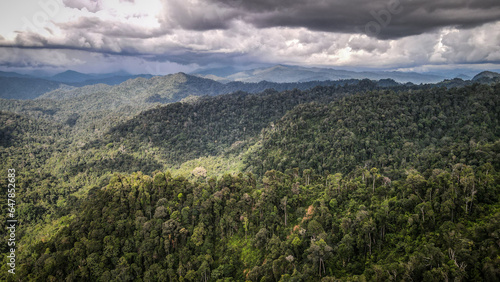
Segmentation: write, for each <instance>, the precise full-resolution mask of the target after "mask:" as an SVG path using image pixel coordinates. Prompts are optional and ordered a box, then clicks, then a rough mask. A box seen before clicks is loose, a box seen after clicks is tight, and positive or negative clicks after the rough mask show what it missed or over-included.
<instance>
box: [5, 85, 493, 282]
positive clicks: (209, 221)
mask: <svg viewBox="0 0 500 282" xmlns="http://www.w3.org/2000/svg"><path fill="white" fill-rule="evenodd" d="M75 98H79V99H84V98H83V97H75ZM71 99H73V98H71ZM69 100H70V99H69ZM46 101H47V100H41V101H31V102H32V103H34V104H33V105H35V104H37V103H41V102H43V103H46ZM64 101H65V100H61V101H57V103H60V104H58V105H63V104H64V103H65V102H64ZM33 105H32V106H33ZM499 105H500V85H499V84H493V85H480V84H473V85H471V86H465V87H463V88H453V89H446V88H445V87H430V86H414V85H413V86H402V85H399V86H395V87H390V88H381V87H379V85H377V83H375V82H372V81H368V80H364V81H361V82H360V83H357V84H355V85H346V86H328V87H323V86H321V87H315V88H313V89H310V90H307V91H300V90H291V91H284V92H277V91H266V92H264V93H261V94H257V95H253V94H248V93H241V92H238V93H233V94H228V95H220V96H216V97H209V96H204V97H198V98H193V99H189V100H184V101H183V102H181V103H172V104H168V105H161V106H157V107H155V108H153V109H150V110H147V111H144V112H141V113H139V114H137V115H134V116H133V117H131V118H130V119H127V120H116V121H115V122H110V121H108V120H100V121H98V122H101V123H106V122H108V123H110V125H109V127H106V128H105V129H103V130H104V131H103V132H101V133H100V134H96V133H95V131H97V130H99V128H96V127H95V124H97V123H94V124H90V125H88V126H89V127H90V128H89V129H88V130H89V132H93V133H92V134H91V136H92V137H91V138H89V139H88V140H82V139H81V138H80V137H79V136H75V135H74V134H73V132H74V131H73V130H74V126H75V125H71V124H70V123H68V122H67V121H66V122H58V121H57V120H52V121H43V120H38V119H36V118H34V117H29V118H27V117H21V116H16V115H15V114H12V113H1V114H0V119H1V121H3V122H2V123H1V124H0V132H1V133H2V138H1V139H0V140H1V142H0V146H1V147H0V148H1V153H2V157H5V160H6V161H5V162H4V163H2V169H1V171H2V172H5V171H7V170H6V168H7V167H9V168H10V166H16V168H17V169H18V170H19V173H18V176H17V178H16V181H17V182H16V183H17V186H16V187H18V188H17V189H18V190H17V194H16V197H17V198H16V199H17V201H18V202H19V204H18V206H17V207H16V210H18V212H19V218H20V223H21V224H23V225H22V226H23V228H22V229H19V231H18V233H16V236H18V237H17V240H18V241H17V242H18V244H19V245H20V246H22V247H20V248H19V253H17V254H16V255H17V256H16V259H17V261H16V265H17V266H18V268H16V273H17V274H16V276H15V277H14V276H6V275H7V268H8V266H7V263H6V262H7V261H6V257H7V256H6V255H4V256H3V261H2V266H1V271H0V280H6V281H17V280H21V281H61V280H68V281H103V280H109V281H339V280H340V281H390V280H394V281H446V280H448V281H450V280H454V281H498V280H500V235H499V232H498V230H500V198H499V197H500V112H499V111H498V108H499ZM68 113H69V111H68ZM46 115H50V113H47V114H46ZM108 117H109V116H105V118H104V119H107V118H108ZM94 118H97V116H94ZM14 119H15V120H14ZM56 124H57V126H56ZM77 124H78V122H77ZM80 126H85V123H82V124H81V125H80ZM52 135H53V136H54V137H52V138H51V136H52ZM12 141H14V142H12ZM206 156H211V157H212V158H213V159H217V161H220V162H223V163H227V164H229V163H231V164H233V163H237V164H238V165H235V167H231V168H228V169H227V171H231V172H232V174H229V173H225V172H226V171H225V170H224V169H220V170H219V171H217V172H216V173H212V174H210V173H207V167H206V165H207V164H208V161H207V159H206V158H204V157H206ZM42 157H43V158H42ZM213 159H212V160H213ZM23 160H28V161H25V162H23ZM36 160H40V161H36ZM186 163H189V166H191V165H192V167H194V169H191V170H189V173H188V174H185V173H184V174H183V173H182V172H181V171H180V169H179V170H176V169H177V168H176V166H183V165H186ZM21 164H22V166H21ZM224 167H228V165H226V166H224ZM167 168H170V169H174V170H173V171H168V170H167ZM6 179H7V178H6V177H2V178H0V184H1V185H5V184H6ZM4 199H5V198H4ZM0 200H1V199H0ZM1 201H5V200H1ZM2 203H3V202H2ZM0 219H5V214H2V215H0ZM2 251H3V252H4V253H6V252H7V246H6V245H3V246H2ZM17 263H18V264H17Z"/></svg>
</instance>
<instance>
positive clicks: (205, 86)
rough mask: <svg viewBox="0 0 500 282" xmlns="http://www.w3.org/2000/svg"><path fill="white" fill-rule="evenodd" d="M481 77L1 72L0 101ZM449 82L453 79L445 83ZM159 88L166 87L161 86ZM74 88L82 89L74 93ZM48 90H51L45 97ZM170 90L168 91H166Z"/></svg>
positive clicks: (266, 71)
mask: <svg viewBox="0 0 500 282" xmlns="http://www.w3.org/2000/svg"><path fill="white" fill-rule="evenodd" d="M486 73H487V75H486V74H482V75H481V76H480V78H481V79H479V78H476V77H474V78H473V79H472V80H471V78H470V77H469V76H467V75H458V77H456V78H454V77H447V76H445V75H442V74H429V73H416V72H398V71H390V72H389V71H364V72H355V71H347V70H336V69H327V68H306V67H299V66H286V65H276V66H273V67H263V68H257V69H251V70H244V71H240V70H238V69H236V68H234V67H227V68H214V69H200V70H198V71H195V72H193V73H191V75H188V74H184V73H179V74H174V75H167V76H158V77H164V78H158V77H154V76H153V75H151V74H138V75H131V74H129V73H126V72H123V71H120V72H114V73H103V74H84V73H80V72H76V71H71V70H68V71H65V72H61V73H58V74H56V75H52V76H31V75H25V74H19V73H15V72H0V98H4V99H20V100H24V99H35V98H37V97H39V96H42V95H43V94H46V93H47V95H44V96H43V97H44V98H58V99H59V98H62V97H63V96H64V97H66V98H67V97H73V96H75V95H76V96H77V95H80V94H89V92H93V91H97V89H99V91H102V90H103V89H104V88H106V87H104V86H102V87H98V88H96V87H87V88H85V86H87V85H97V84H103V85H108V86H115V85H121V84H123V83H124V82H127V83H126V84H123V86H121V88H125V89H130V88H131V87H133V86H131V85H136V86H138V87H139V88H141V87H142V88H144V87H146V88H147V87H152V90H151V91H150V94H151V95H150V97H149V99H150V100H149V101H150V102H162V103H165V102H174V101H179V100H181V99H182V98H185V97H187V96H189V95H194V96H199V95H219V94H224V93H231V92H234V91H240V90H241V91H246V92H249V93H257V92H261V91H263V90H265V89H271V88H272V89H275V90H278V91H282V90H287V89H293V88H298V89H302V90H304V89H308V88H310V87H314V86H316V85H334V84H337V85H340V84H341V83H355V82H354V80H360V79H370V80H375V81H378V80H387V81H391V80H392V81H394V82H397V83H408V82H409V83H414V84H421V83H424V84H426V83H431V84H433V83H438V85H445V86H447V87H450V86H463V85H467V84H470V83H471V82H472V81H475V82H486V83H487V82H488V81H490V80H495V79H498V76H497V75H498V74H497V73H495V72H486ZM181 77H182V78H181ZM169 79H170V80H171V79H173V80H176V79H177V83H181V84H184V86H182V87H181V86H180V84H179V85H177V86H175V87H178V86H179V87H180V88H179V89H176V90H174V89H171V88H168V87H167V88H166V89H163V88H162V86H159V85H160V84H162V83H166V84H169V83H171V82H172V81H170V82H168V81H163V80H169ZM179 79H180V80H179ZM450 79H453V80H451V82H450ZM129 80H130V81H129ZM469 80H470V81H469ZM162 81H163V82H162ZM387 81H386V83H387ZM147 85H149V86H147ZM163 86H166V85H165V84H163ZM172 86H173V85H172ZM79 87H83V88H82V89H78V88H79ZM103 87H104V88H103ZM121 88H120V87H117V88H109V89H115V90H120V91H122V90H123V89H121ZM106 89H108V88H106ZM143 90H144V89H143ZM143 90H141V91H143ZM51 91H55V92H54V93H50V94H48V93H49V92H51ZM171 91H173V92H172V93H171ZM174 92H175V93H174ZM78 93H79V94H78ZM143 94H144V93H143ZM144 95H145V94H144ZM143 98H144V97H143ZM145 98H148V97H145Z"/></svg>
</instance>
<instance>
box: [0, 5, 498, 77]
mask: <svg viewBox="0 0 500 282" xmlns="http://www.w3.org/2000/svg"><path fill="white" fill-rule="evenodd" d="M0 21H1V24H0V70H3V71H17V72H24V73H26V72H31V71H46V72H52V73H55V72H59V71H63V70H66V69H72V70H76V71H81V72H86V73H92V72H93V73H103V72H114V71H119V70H124V71H127V72H129V73H151V74H168V73H174V72H179V71H183V72H190V71H193V70H196V69H199V68H212V67H213V68H215V67H223V66H236V67H241V68H251V67H255V66H259V65H265V64H268V65H272V64H289V65H300V66H311V67H312V66H315V67H328V68H337V69H354V70H356V69H360V70H361V69H363V70H366V69H384V70H400V71H417V72H433V71H447V70H454V69H470V70H487V69H500V1H498V0H347V1H346V0H342V1H340V0H314V1H313V0H296V1H291V0H268V1H264V0H252V1H244V0H206V1H202V0H17V1H1V2H0Z"/></svg>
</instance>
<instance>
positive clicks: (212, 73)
mask: <svg viewBox="0 0 500 282" xmlns="http://www.w3.org/2000/svg"><path fill="white" fill-rule="evenodd" d="M192 74H194V75H198V76H202V77H206V78H210V79H215V80H219V81H221V82H224V81H243V82H260V81H270V82H277V83H287V82H305V81H326V80H332V81H333V80H340V79H365V78H367V79H371V80H380V79H394V80H395V81H397V82H399V83H407V82H412V83H415V84H420V83H436V82H439V81H442V80H444V79H447V78H449V77H447V76H444V75H438V74H422V73H417V72H400V71H363V72H356V71H348V70H338V69H330V68H308V67H300V66H288V65H276V66H272V67H263V68H256V69H251V70H244V71H237V70H235V69H234V68H214V69H205V70H198V71H195V72H193V73H192ZM459 76H460V78H462V79H470V77H468V76H467V75H463V74H462V75H459Z"/></svg>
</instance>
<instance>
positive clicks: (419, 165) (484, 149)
mask: <svg viewBox="0 0 500 282" xmlns="http://www.w3.org/2000/svg"><path fill="white" fill-rule="evenodd" d="M499 105H500V87H499V85H498V84H497V85H496V86H494V87H490V86H485V85H478V84H476V85H474V86H468V87H465V88H459V89H457V88H454V89H451V90H446V89H445V88H432V89H425V90H417V91H408V92H399V93H397V92H395V91H392V90H379V91H374V92H370V93H366V94H361V95H351V96H347V97H345V98H343V99H340V100H336V101H334V102H332V103H331V104H329V105H327V106H325V105H321V104H305V105H301V106H299V107H297V108H295V109H294V110H292V111H291V112H289V113H287V115H286V116H285V117H283V118H282V119H281V120H280V121H279V122H277V123H276V125H275V127H273V128H268V129H267V130H266V131H265V132H264V136H263V138H262V145H261V148H260V149H259V150H258V151H256V153H255V154H251V155H249V156H248V162H249V163H250V164H251V165H252V166H253V167H254V168H255V171H256V172H258V173H259V174H263V173H264V172H265V171H267V170H270V169H278V170H281V171H284V170H285V169H287V168H294V167H299V168H301V169H306V168H312V169H314V170H315V171H317V172H318V173H323V172H324V171H335V172H342V173H348V172H350V171H352V170H353V169H355V168H356V167H359V166H363V167H378V168H380V169H382V171H383V173H384V174H388V175H390V176H391V177H398V178H399V177H401V173H403V172H404V171H403V170H402V169H410V168H416V169H418V170H419V171H425V170H429V169H433V168H435V167H444V166H446V165H447V164H449V163H454V162H461V163H467V164H470V165H476V166H477V165H480V164H482V163H485V162H491V161H493V160H498V159H500V156H498V155H495V154H493V153H492V152H491V151H490V146H491V144H493V143H495V141H497V140H499V138H500V111H499V110H498V107H499ZM495 146H498V143H497V144H496V145H495Z"/></svg>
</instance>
